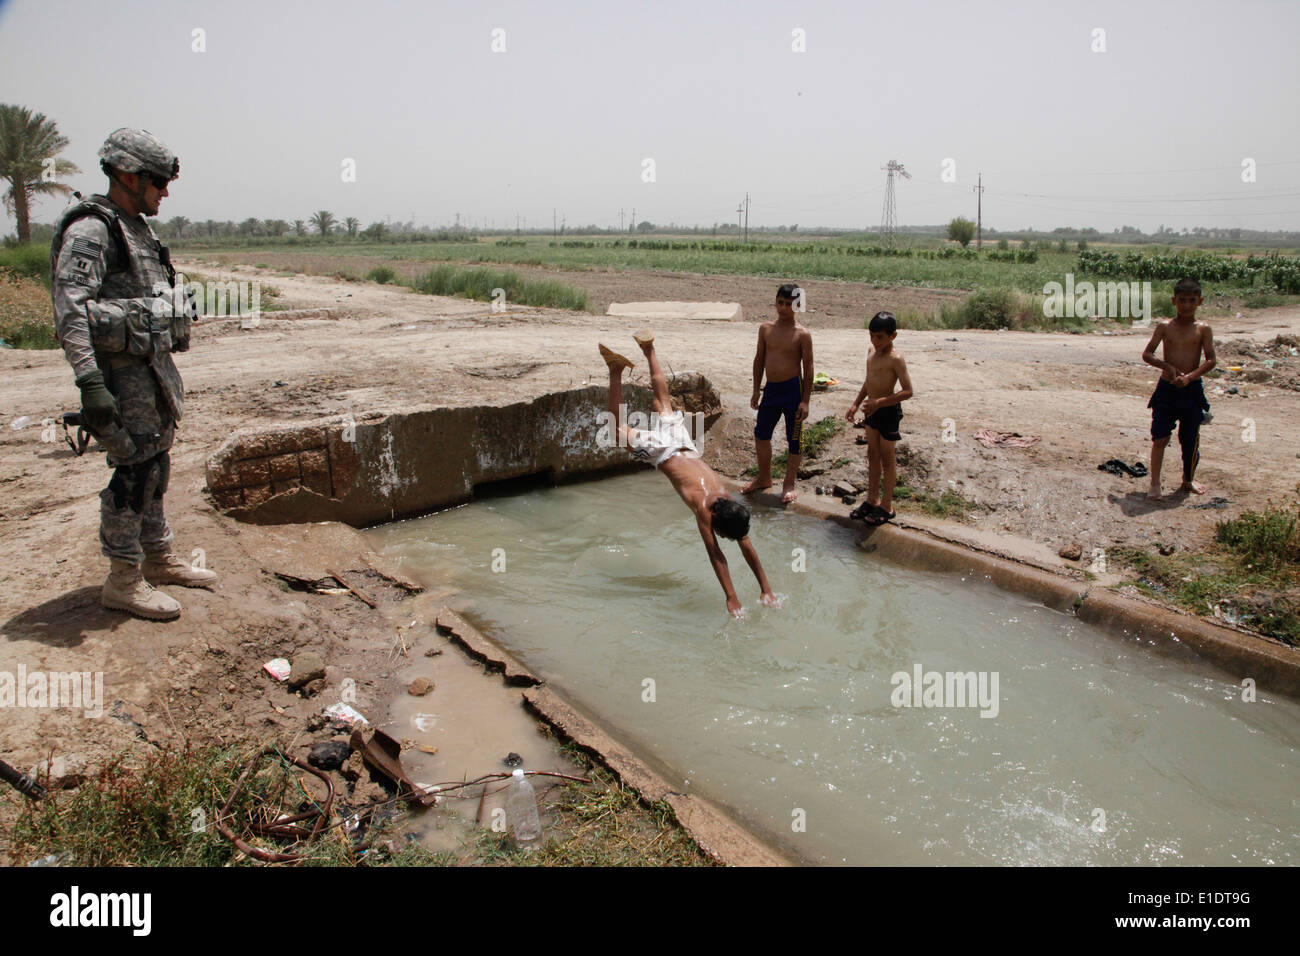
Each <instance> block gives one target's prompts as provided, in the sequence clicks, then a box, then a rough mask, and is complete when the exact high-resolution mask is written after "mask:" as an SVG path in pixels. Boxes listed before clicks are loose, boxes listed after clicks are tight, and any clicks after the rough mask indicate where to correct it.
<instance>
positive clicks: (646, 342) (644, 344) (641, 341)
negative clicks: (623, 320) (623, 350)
mask: <svg viewBox="0 0 1300 956" xmlns="http://www.w3.org/2000/svg"><path fill="white" fill-rule="evenodd" d="M632 338H634V339H636V344H637V345H639V346H641V351H643V352H644V351H645V350H646V349H648V348H649V347H650V346H651V345H653V344H654V341H655V334H654V333H653V332H651V331H650V330H649V329H642V330H641V331H640V332H637V333H636V334H635V335H633V336H632Z"/></svg>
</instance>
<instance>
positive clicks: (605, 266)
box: [174, 236, 1276, 295]
mask: <svg viewBox="0 0 1300 956" xmlns="http://www.w3.org/2000/svg"><path fill="white" fill-rule="evenodd" d="M633 243H635V245H634V244H633ZM647 245H650V246H651V248H646V246H647ZM661 246H670V247H671V248H658V247H661ZM174 248H175V249H176V250H177V252H179V253H181V254H191V255H192V254H204V255H213V256H216V257H217V258H230V259H239V260H240V261H246V262H251V261H253V259H252V258H250V255H252V256H256V255H257V254H261V253H285V254H292V253H295V252H298V253H309V254H312V255H328V256H331V257H338V258H339V259H341V260H342V259H356V260H358V263H357V266H356V268H357V269H358V270H359V273H360V274H364V273H365V272H367V271H368V270H369V269H370V268H371V267H373V266H375V265H379V264H381V263H393V264H395V265H400V264H401V263H404V262H411V263H443V262H447V263H469V264H485V265H516V266H534V267H543V268H550V269H568V270H575V271H590V270H618V271H664V272H694V273H705V274H722V275H752V276H764V277H770V278H778V279H779V278H789V277H791V276H794V277H797V278H798V279H799V280H801V281H808V280H811V279H830V280H841V281H850V282H867V283H871V284H874V285H883V286H912V287H918V288H933V289H957V290H965V291H974V290H976V289H989V288H999V289H1016V290H1019V291H1021V292H1025V293H1030V294H1039V295H1041V294H1042V291H1043V286H1044V285H1045V284H1046V283H1048V282H1061V281H1062V279H1063V277H1064V276H1065V274H1066V273H1072V274H1073V275H1074V278H1075V281H1076V282H1079V281H1083V280H1090V281H1094V282H1100V281H1107V280H1113V279H1115V278H1117V277H1116V276H1115V275H1114V273H1113V270H1111V269H1107V270H1106V272H1105V273H1103V272H1098V271H1093V270H1081V269H1080V267H1079V255H1078V254H1077V253H1076V252H1074V251H1070V252H1059V251H1057V248H1058V247H1057V246H1055V245H1052V246H1050V250H1049V244H1047V243H1043V244H1040V245H1038V246H1036V247H1034V248H1033V252H1034V253H1035V255H1036V260H1037V261H1034V262H1020V261H1000V260H999V259H998V258H997V257H999V256H1005V255H1007V253H999V252H998V250H996V249H995V248H994V247H993V245H992V244H991V243H988V244H986V246H985V249H984V251H983V253H982V254H972V255H971V257H969V258H967V257H965V256H964V255H962V254H960V253H957V252H956V250H955V247H953V245H952V244H951V243H942V242H940V241H938V240H919V241H915V242H913V243H910V244H908V245H905V246H903V247H902V248H903V249H904V250H906V251H910V252H911V256H910V257H904V256H894V255H879V254H870V250H872V249H873V248H875V249H879V247H878V246H873V244H872V243H871V242H870V240H867V241H861V240H858V241H855V240H849V239H834V240H828V239H824V238H815V239H809V240H798V239H790V240H785V241H781V242H771V241H766V240H765V241H764V242H761V243H750V244H749V245H748V246H746V245H745V244H742V243H739V242H730V241H725V240H723V241H719V240H712V239H710V238H705V237H692V236H683V237H655V238H653V239H650V240H647V239H644V238H642V239H638V240H630V241H629V240H624V239H603V238H597V239H569V240H565V239H552V238H540V237H527V238H524V239H513V238H510V239H505V238H502V239H491V238H486V239H481V240H478V241H469V240H467V241H463V242H456V241H436V242H435V241H426V242H366V241H358V240H345V239H337V238H332V237H331V238H325V239H306V240H301V239H296V238H287V239H285V238H281V239H274V240H273V239H264V240H262V239H251V240H230V239H224V240H222V239H216V240H178V241H176V242H175V243H174ZM1016 248H1017V247H1012V250H1010V252H1011V253H1012V254H1014V253H1015V251H1016ZM1099 248H1105V249H1121V250H1125V251H1135V250H1136V251H1140V253H1141V254H1142V255H1148V256H1149V255H1156V254H1160V253H1165V252H1167V251H1168V250H1166V249H1162V248H1160V247H1151V246H1145V247H1137V246H1113V247H1112V246H1104V247H1099ZM864 250H866V252H864ZM945 250H952V251H950V252H947V253H946V254H949V255H952V258H925V257H926V256H938V255H942V254H945ZM1131 278H1133V279H1140V278H1143V277H1142V276H1139V275H1134V276H1132V277H1131ZM1162 284H1163V283H1161V282H1156V283H1154V287H1155V288H1156V290H1157V293H1159V290H1160V288H1161V286H1162ZM1169 284H1172V283H1169ZM1221 285H1222V286H1223V288H1222V289H1220V288H1218V287H1214V288H1210V289H1209V290H1208V291H1210V292H1217V291H1228V289H1229V288H1230V289H1231V290H1232V291H1234V292H1237V293H1238V294H1245V293H1248V292H1250V291H1251V290H1252V289H1253V290H1256V291H1260V292H1267V291H1273V292H1276V290H1275V289H1270V288H1269V287H1266V286H1259V285H1254V284H1252V283H1247V282H1244V281H1235V282H1232V283H1222V284H1221Z"/></svg>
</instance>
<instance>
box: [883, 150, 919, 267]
mask: <svg viewBox="0 0 1300 956" xmlns="http://www.w3.org/2000/svg"><path fill="white" fill-rule="evenodd" d="M880 168H881V169H883V170H885V206H884V209H882V210H881V213H880V233H881V235H882V236H883V237H884V241H885V243H886V244H887V245H891V246H892V245H893V244H894V243H895V242H896V241H897V239H898V207H897V206H896V205H895V203H894V174H895V173H897V174H898V175H900V176H903V177H904V178H906V179H911V178H912V174H911V173H909V172H908V171H907V170H906V169H904V168H903V164H902V163H900V162H899V161H898V160H896V159H891V160H890V161H889V165H887V166H881V167H880Z"/></svg>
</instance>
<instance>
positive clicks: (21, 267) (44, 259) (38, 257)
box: [0, 242, 50, 291]
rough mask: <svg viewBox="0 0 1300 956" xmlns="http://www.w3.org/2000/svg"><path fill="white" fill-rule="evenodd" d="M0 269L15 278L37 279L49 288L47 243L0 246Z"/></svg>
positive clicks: (48, 250)
mask: <svg viewBox="0 0 1300 956" xmlns="http://www.w3.org/2000/svg"><path fill="white" fill-rule="evenodd" d="M0 269H5V270H8V271H9V272H11V273H13V274H14V275H16V276H23V277H26V278H29V279H37V280H39V281H40V282H42V283H44V284H45V288H46V290H47V291H48V290H49V288H50V245H49V243H40V242H24V243H22V244H21V245H19V244H14V245H3V246H0Z"/></svg>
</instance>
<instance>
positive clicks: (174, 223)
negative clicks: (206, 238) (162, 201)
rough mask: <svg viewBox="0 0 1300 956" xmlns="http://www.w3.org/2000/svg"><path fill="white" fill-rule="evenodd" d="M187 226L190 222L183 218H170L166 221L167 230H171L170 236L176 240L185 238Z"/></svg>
mask: <svg viewBox="0 0 1300 956" xmlns="http://www.w3.org/2000/svg"><path fill="white" fill-rule="evenodd" d="M189 224H190V221H189V220H188V219H186V218H185V217H184V216H172V218H171V219H168V220H167V228H168V229H170V230H171V233H172V235H174V236H175V237H176V238H177V239H184V238H185V227H186V226H188V225H189Z"/></svg>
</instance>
